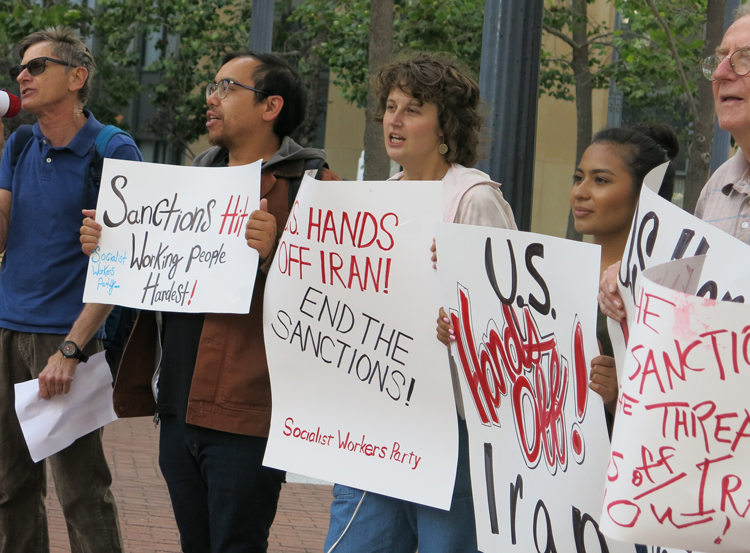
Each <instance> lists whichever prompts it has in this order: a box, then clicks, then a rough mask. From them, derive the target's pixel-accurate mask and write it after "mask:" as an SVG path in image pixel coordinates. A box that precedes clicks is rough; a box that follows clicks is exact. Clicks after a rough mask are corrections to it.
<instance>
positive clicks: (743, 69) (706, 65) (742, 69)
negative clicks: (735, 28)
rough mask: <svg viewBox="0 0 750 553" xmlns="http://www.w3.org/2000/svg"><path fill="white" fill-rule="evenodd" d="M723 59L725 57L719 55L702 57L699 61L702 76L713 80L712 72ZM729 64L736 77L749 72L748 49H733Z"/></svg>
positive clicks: (749, 53)
mask: <svg viewBox="0 0 750 553" xmlns="http://www.w3.org/2000/svg"><path fill="white" fill-rule="evenodd" d="M725 59H726V58H720V57H719V56H708V57H707V58H706V59H704V60H703V61H702V62H701V69H702V70H703V76H704V77H706V78H707V79H708V80H709V81H715V80H716V79H715V78H714V72H715V71H716V70H717V69H718V68H719V64H720V63H721V62H722V61H724V60H725ZM729 65H730V66H731V67H732V71H734V72H735V74H736V75H737V76H738V77H744V76H745V75H747V74H748V73H750V50H735V52H734V53H733V54H732V55H731V56H729Z"/></svg>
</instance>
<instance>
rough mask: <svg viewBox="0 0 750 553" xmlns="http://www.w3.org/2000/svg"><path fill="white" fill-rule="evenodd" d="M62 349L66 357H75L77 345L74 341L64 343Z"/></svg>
mask: <svg viewBox="0 0 750 553" xmlns="http://www.w3.org/2000/svg"><path fill="white" fill-rule="evenodd" d="M61 351H62V354H63V355H64V356H65V357H73V356H74V355H75V354H76V345H75V344H74V343H73V342H68V343H67V344H64V345H63V347H62V350H61Z"/></svg>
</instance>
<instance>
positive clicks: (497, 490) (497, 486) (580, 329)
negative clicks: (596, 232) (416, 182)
mask: <svg viewBox="0 0 750 553" xmlns="http://www.w3.org/2000/svg"><path fill="white" fill-rule="evenodd" d="M437 251H438V259H439V263H438V268H439V273H440V281H441V284H442V289H443V298H444V303H445V305H446V311H449V312H450V318H451V321H452V324H453V328H454V332H455V335H456V342H455V344H454V345H453V348H452V350H453V357H454V360H455V363H456V366H457V368H458V372H459V380H460V382H461V395H462V397H463V404H464V410H465V414H466V423H467V426H468V430H469V444H470V461H471V475H472V478H471V481H472V488H473V494H474V511H475V516H476V521H477V537H478V540H479V549H480V550H481V551H484V552H490V551H510V550H511V547H512V546H513V549H512V550H513V551H520V552H529V553H531V552H534V553H536V552H539V551H547V552H552V551H577V552H580V553H582V552H584V551H587V552H589V553H593V552H596V553H599V552H600V551H602V552H605V551H617V550H620V551H633V546H632V545H627V544H618V543H617V542H614V541H612V540H605V538H604V536H602V535H601V534H600V533H599V531H598V526H597V519H598V515H599V513H600V511H601V501H602V497H603V493H604V479H605V473H606V468H607V459H608V453H609V440H608V437H607V429H606V424H605V417H604V407H603V405H602V400H601V398H600V397H599V396H598V395H596V394H595V393H593V392H590V391H589V388H588V384H589V378H588V376H589V370H590V364H591V360H592V359H593V358H594V357H596V356H597V355H599V349H598V346H597V341H596V293H597V282H598V275H599V259H600V250H599V247H598V246H593V245H590V244H583V243H580V242H574V241H568V240H562V239H559V238H552V237H549V236H542V235H537V234H532V233H527V232H517V231H509V230H501V229H493V228H486V227H472V226H465V225H448V224H443V225H440V227H439V228H438V231H437ZM509 492H510V493H509ZM608 541H609V543H608Z"/></svg>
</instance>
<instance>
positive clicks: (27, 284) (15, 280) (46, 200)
mask: <svg viewBox="0 0 750 553" xmlns="http://www.w3.org/2000/svg"><path fill="white" fill-rule="evenodd" d="M85 113H86V115H87V119H86V122H85V123H84V125H83V127H81V129H80V130H79V131H78V133H77V134H76V135H75V137H73V139H72V140H71V141H70V142H69V143H68V144H67V145H66V146H63V147H59V148H58V147H53V146H51V145H50V144H49V140H47V138H46V137H45V136H44V135H43V134H42V131H41V129H40V128H39V123H37V124H35V125H34V127H33V136H32V138H31V139H30V140H29V141H28V142H27V143H26V145H25V147H24V149H23V151H22V152H21V154H20V155H19V156H18V159H17V163H16V166H15V169H12V168H11V163H10V161H11V160H10V157H11V152H12V151H13V142H14V140H15V138H16V135H15V134H14V135H12V136H11V137H10V139H9V140H8V144H7V145H6V147H5V151H4V152H3V157H2V161H1V162H0V189H4V190H9V191H10V193H11V195H12V204H11V211H10V222H9V224H8V242H7V247H6V250H5V257H4V259H3V264H2V269H1V270H0V328H7V329H10V330H18V331H22V332H39V333H44V334H67V333H68V332H69V331H70V328H71V326H72V325H73V323H74V322H75V320H76V318H77V317H78V315H79V314H80V312H81V310H82V309H83V286H84V283H85V279H86V269H87V267H88V257H87V256H86V255H85V254H84V253H83V252H82V251H81V244H80V240H79V229H80V228H81V221H82V220H83V215H82V214H81V207H82V201H83V189H84V175H85V171H87V170H88V167H89V163H90V160H91V156H92V155H93V153H94V142H95V141H96V137H97V136H98V135H99V131H100V130H101V129H102V128H103V127H104V125H102V124H101V123H99V122H98V121H97V120H96V119H95V118H94V116H93V115H92V114H90V113H88V112H85ZM105 157H112V158H117V159H129V160H135V161H143V157H142V156H141V153H140V151H139V150H138V148H137V146H136V145H135V144H134V143H133V140H132V139H131V138H130V137H128V136H126V135H123V134H118V135H116V136H114V137H113V138H112V139H111V140H110V142H109V144H108V145H107V149H106V151H105Z"/></svg>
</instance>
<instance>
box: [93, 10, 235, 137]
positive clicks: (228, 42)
mask: <svg viewBox="0 0 750 553" xmlns="http://www.w3.org/2000/svg"><path fill="white" fill-rule="evenodd" d="M99 5H100V7H101V8H102V11H101V13H100V14H99V15H98V16H97V18H96V20H95V24H96V28H97V31H98V32H99V34H100V35H101V40H102V43H103V44H104V46H105V49H108V50H109V51H110V52H112V54H111V55H115V54H114V53H115V52H119V59H118V62H120V63H122V64H123V65H127V66H132V65H134V64H135V62H136V61H137V60H135V59H133V56H135V55H137V54H138V52H139V50H138V49H136V48H134V45H135V44H137V42H138V41H140V40H142V39H144V38H156V39H157V40H156V49H157V50H158V51H159V53H160V56H159V58H158V59H157V60H156V61H154V62H153V63H151V64H149V65H147V66H146V67H144V68H143V69H144V70H145V71H150V72H156V73H158V74H159V77H160V78H159V80H158V82H157V83H156V84H155V85H154V86H153V87H152V89H151V90H150V93H151V99H152V102H153V104H154V105H155V106H156V107H157V109H158V111H157V115H156V117H155V119H154V120H152V121H151V126H152V130H153V131H154V132H155V133H156V134H157V136H159V137H160V138H166V139H168V140H170V141H172V142H173V143H174V144H175V145H176V146H178V147H182V148H187V145H188V144H189V143H191V142H193V141H194V140H196V139H197V138H198V137H199V136H200V135H201V134H204V133H205V121H206V120H205V116H204V114H205V101H206V98H205V88H204V87H205V85H206V83H207V82H209V81H212V80H213V78H214V75H215V73H216V70H217V68H218V66H219V63H220V61H221V58H222V57H223V55H224V54H225V53H226V52H228V51H232V50H242V49H246V48H247V37H248V24H249V20H250V0H210V1H206V2H195V1H194V0H159V1H158V2H153V1H152V0H100V1H99ZM126 45H127V46H126Z"/></svg>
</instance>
